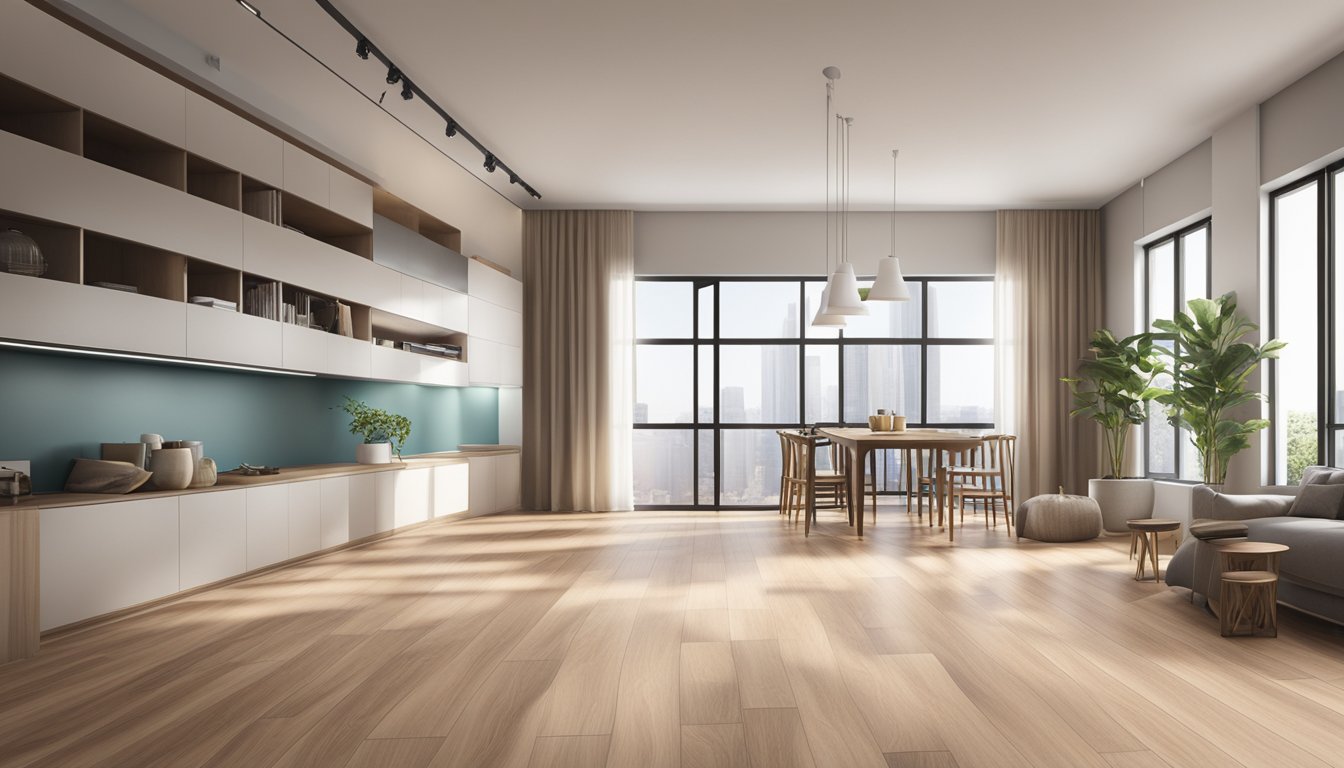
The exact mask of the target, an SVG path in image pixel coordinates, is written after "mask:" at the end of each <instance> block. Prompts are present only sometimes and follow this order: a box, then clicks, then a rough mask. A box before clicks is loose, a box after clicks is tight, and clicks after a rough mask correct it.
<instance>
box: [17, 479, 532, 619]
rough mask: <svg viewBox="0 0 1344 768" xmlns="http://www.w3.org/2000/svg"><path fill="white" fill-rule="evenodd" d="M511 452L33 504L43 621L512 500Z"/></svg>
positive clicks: (496, 508) (509, 505)
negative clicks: (304, 477) (276, 480)
mask: <svg viewBox="0 0 1344 768" xmlns="http://www.w3.org/2000/svg"><path fill="white" fill-rule="evenodd" d="M518 467H519V463H518V454H517V453H496V454H491V455H485V456H472V457H470V458H466V459H451V460H444V461H442V462H437V463H433V464H432V465H429V466H408V467H405V468H401V469H389V470H386V471H378V472H363V473H360V474H351V475H338V476H334V477H322V478H314V479H308V480H300V481H297V482H281V483H273V484H269V485H259V486H254V487H248V488H222V489H214V490H210V491H205V492H196V493H184V494H181V495H169V496H155V497H153V498H146V499H134V498H132V499H128V500H126V501H117V502H111V503H101V504H88V505H83V506H67V507H52V508H44V509H41V511H40V539H39V541H40V555H41V557H40V569H41V578H40V582H39V583H40V585H41V586H40V604H41V626H42V629H43V630H48V629H52V628H55V627H61V626H65V625H67V624H71V623H74V622H78V621H82V620H85V619H89V618H92V617H95V616H100V615H102V614H106V613H111V612H113V611H118V610H121V609H124V608H128V607H130V606H134V605H137V604H139V603H143V602H147V601H150V600H155V599H158V598H162V597H165V596H168V595H171V594H173V593H175V592H178V591H181V590H185V589H193V588H195V587H200V586H203V585H206V584H211V583H214V582H218V581H221V580H224V579H229V578H232V577H235V576H239V575H241V574H244V573H247V572H248V571H254V570H257V569H260V568H265V567H268V566H272V565H275V564H277V563H282V562H285V561H287V560H292V559H295V558H301V557H304V556H307V555H310V554H312V553H314V552H319V551H321V550H324V549H330V548H332V547H339V546H342V545H346V544H348V543H350V542H355V541H359V540H361V539H366V538H368V537H370V536H374V535H376V534H380V533H386V532H388V531H393V530H396V529H397V528H402V527H405V526H408V525H415V524H417V523H423V522H425V521H427V520H431V519H435V518H452V517H469V516H476V515H484V514H491V513H494V512H507V511H512V510H515V509H517V508H518V482H519V475H518Z"/></svg>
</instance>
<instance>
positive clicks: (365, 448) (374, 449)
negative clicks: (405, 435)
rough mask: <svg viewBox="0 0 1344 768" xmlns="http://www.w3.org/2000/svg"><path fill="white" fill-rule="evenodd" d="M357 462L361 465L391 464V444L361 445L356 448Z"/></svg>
mask: <svg viewBox="0 0 1344 768" xmlns="http://www.w3.org/2000/svg"><path fill="white" fill-rule="evenodd" d="M355 461H356V462H358V463H360V464H391V463H392V444H391V443H360V444H359V445H357V446H355Z"/></svg>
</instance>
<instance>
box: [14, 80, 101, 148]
mask: <svg viewBox="0 0 1344 768" xmlns="http://www.w3.org/2000/svg"><path fill="white" fill-rule="evenodd" d="M83 125H84V122H83V113H82V111H81V110H80V109H79V108H78V107H76V106H74V105H72V104H67V103H66V102H64V101H61V100H60V99H57V98H54V97H52V96H48V95H47V94H45V93H43V92H41V91H39V90H37V89H35V88H30V87H28V86H26V85H24V84H23V83H20V82H19V81H17V80H11V79H10V78H8V77H5V76H4V75H0V130H4V131H8V132H10V133H13V134H17V135H19V136H22V137H24V138H25V139H32V140H33V141H38V142H41V143H43V144H46V145H47V146H49V147H55V148H57V149H62V150H65V151H66V152H71V153H73V154H76V155H77V154H79V153H80V152H81V151H82V150H83V147H84V141H83V139H84V128H83Z"/></svg>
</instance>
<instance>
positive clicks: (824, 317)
mask: <svg viewBox="0 0 1344 768" xmlns="http://www.w3.org/2000/svg"><path fill="white" fill-rule="evenodd" d="M830 296H831V288H830V286H829V285H828V286H826V287H825V288H822V289H821V302H820V303H819V304H818V306H817V314H816V316H815V317H813V318H812V326H813V327H814V328H844V327H845V318H844V316H843V315H828V314H826V301H827V300H828V299H829V298H830Z"/></svg>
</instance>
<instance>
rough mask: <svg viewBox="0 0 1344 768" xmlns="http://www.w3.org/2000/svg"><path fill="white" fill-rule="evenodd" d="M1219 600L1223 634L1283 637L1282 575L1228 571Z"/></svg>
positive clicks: (1224, 576) (1224, 575) (1231, 635)
mask: <svg viewBox="0 0 1344 768" xmlns="http://www.w3.org/2000/svg"><path fill="white" fill-rule="evenodd" d="M1219 593H1220V594H1219V596H1218V602H1219V603H1220V604H1221V609H1222V611H1221V613H1220V614H1219V621H1220V624H1221V628H1222V635H1223V637H1236V636H1242V635H1249V636H1254V635H1259V634H1262V633H1267V634H1268V635H1269V636H1270V637H1278V636H1279V575H1278V574H1277V573H1273V572H1271V571H1228V572H1226V573H1224V574H1223V579H1222V585H1221V588H1220V589H1219Z"/></svg>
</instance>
